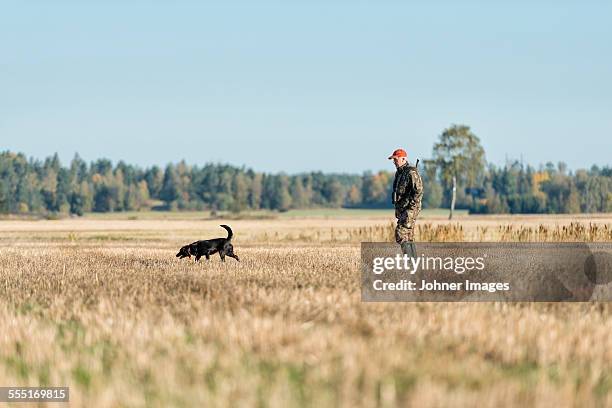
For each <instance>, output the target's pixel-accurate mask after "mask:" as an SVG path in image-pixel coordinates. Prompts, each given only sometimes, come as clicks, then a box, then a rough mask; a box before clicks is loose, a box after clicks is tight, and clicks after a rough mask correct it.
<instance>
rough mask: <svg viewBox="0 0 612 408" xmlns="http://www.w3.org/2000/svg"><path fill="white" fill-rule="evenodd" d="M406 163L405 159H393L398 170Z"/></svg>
mask: <svg viewBox="0 0 612 408" xmlns="http://www.w3.org/2000/svg"><path fill="white" fill-rule="evenodd" d="M405 163H406V158H405V157H394V158H393V164H395V168H396V169H397V168H399V167H402V166H403V165H404V164H405Z"/></svg>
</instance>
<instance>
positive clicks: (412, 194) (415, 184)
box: [397, 171, 423, 209]
mask: <svg viewBox="0 0 612 408" xmlns="http://www.w3.org/2000/svg"><path fill="white" fill-rule="evenodd" d="M398 187H399V186H398ZM398 190H400V189H399V188H398ZM398 193H401V194H398V197H399V199H398V201H397V207H399V208H401V209H408V208H411V207H412V206H414V203H415V201H414V200H415V199H418V198H421V196H422V195H423V181H422V180H421V176H419V174H418V173H417V172H416V171H409V172H408V176H407V180H405V182H404V183H402V186H401V190H400V191H398Z"/></svg>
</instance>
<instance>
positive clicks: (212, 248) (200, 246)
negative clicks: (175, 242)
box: [176, 225, 240, 262]
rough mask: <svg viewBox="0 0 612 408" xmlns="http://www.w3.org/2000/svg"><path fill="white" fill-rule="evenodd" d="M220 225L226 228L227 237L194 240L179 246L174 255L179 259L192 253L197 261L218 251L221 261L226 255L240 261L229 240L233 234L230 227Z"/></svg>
mask: <svg viewBox="0 0 612 408" xmlns="http://www.w3.org/2000/svg"><path fill="white" fill-rule="evenodd" d="M221 226H222V227H223V228H225V229H226V230H227V238H213V239H205V240H202V241H196V242H194V243H192V244H189V245H185V246H184V247H181V249H180V250H179V252H178V254H176V256H177V257H178V258H179V259H183V258H187V257H189V258H191V256H192V255H193V256H195V260H196V262H197V261H199V260H200V258H201V257H203V256H205V257H206V259H207V260H208V259H210V256H211V255H212V254H214V253H217V252H218V253H219V256H220V257H221V260H222V261H223V262H225V256H226V255H227V256H229V257H231V258H234V259H235V260H237V261H238V262H240V258H238V255H236V254H235V253H234V246H233V245H232V242H231V241H232V237H233V236H234V233H233V232H232V229H231V228H230V227H229V225H221Z"/></svg>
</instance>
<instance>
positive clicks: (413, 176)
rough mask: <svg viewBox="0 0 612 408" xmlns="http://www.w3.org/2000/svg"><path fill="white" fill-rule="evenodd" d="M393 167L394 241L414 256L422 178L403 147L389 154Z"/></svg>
mask: <svg viewBox="0 0 612 408" xmlns="http://www.w3.org/2000/svg"><path fill="white" fill-rule="evenodd" d="M389 160H393V164H395V168H396V169H397V171H396V172H395V180H394V181H393V194H392V195H391V200H392V202H393V205H394V206H395V218H397V227H395V241H396V242H397V243H398V244H400V246H401V247H402V252H403V253H404V254H406V255H408V256H410V257H416V248H415V247H414V224H415V222H416V218H417V216H418V215H419V212H421V199H422V198H423V180H421V176H420V175H419V172H418V170H417V168H416V166H411V165H410V163H408V155H407V154H406V151H405V150H403V149H397V150H396V151H394V152H393V154H392V155H391V156H389Z"/></svg>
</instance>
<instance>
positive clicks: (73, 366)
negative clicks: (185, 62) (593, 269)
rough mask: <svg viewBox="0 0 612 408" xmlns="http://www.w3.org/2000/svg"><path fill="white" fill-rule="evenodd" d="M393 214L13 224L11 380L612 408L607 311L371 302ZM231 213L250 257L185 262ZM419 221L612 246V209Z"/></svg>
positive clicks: (347, 402) (288, 398)
mask: <svg viewBox="0 0 612 408" xmlns="http://www.w3.org/2000/svg"><path fill="white" fill-rule="evenodd" d="M391 222H392V213H391V212H372V213H366V214H365V215H363V216H359V215H356V213H348V215H343V216H335V215H334V214H332V215H317V216H308V215H300V216H297V217H291V216H283V217H279V218H265V219H234V220H227V219H223V218H221V219H216V220H213V219H208V218H207V217H205V216H201V217H199V216H193V215H185V216H184V217H181V216H180V215H179V216H173V217H171V218H167V219H159V218H155V217H151V216H145V215H143V216H139V215H138V214H136V215H132V216H130V217H128V218H125V217H121V216H117V217H113V216H103V217H99V216H91V217H84V218H81V219H65V220H40V221H38V220H2V221H0V385H3V386H17V385H18V386H39V385H47V386H69V387H70V400H71V402H70V405H71V406H88V407H92V406H96V407H113V406H274V407H285V406H397V405H410V406H418V407H440V406H474V405H479V406H482V407H499V406H525V405H527V406H542V407H548V406H555V407H564V406H612V392H611V391H612V369H611V367H612V336H611V334H612V313H611V312H612V306H610V305H609V304H607V303H573V304H570V303H564V304H546V303H519V304H516V303H452V304H451V303H418V304H417V303H362V302H361V295H360V270H359V243H360V242H361V241H370V240H372V241H380V240H385V239H389V238H390V237H391V236H392V235H391V234H392V227H391ZM221 223H227V224H230V225H231V226H232V228H233V229H234V232H235V249H236V253H237V254H238V255H239V256H240V257H241V262H240V263H238V262H236V261H234V260H233V259H229V260H228V261H227V262H225V263H222V262H220V260H219V257H218V256H213V257H212V259H211V260H210V261H208V262H206V261H205V260H202V261H201V262H200V263H199V264H195V263H194V262H193V261H188V260H183V261H179V260H177V258H175V256H174V255H175V253H176V250H177V249H178V247H179V246H181V245H183V244H185V243H189V242H192V241H194V240H197V239H205V238H210V237H216V236H224V235H225V231H224V230H222V229H221V228H219V227H218V225H219V224H221ZM419 225H420V227H419V228H420V229H419V231H418V237H419V239H420V240H428V241H436V240H442V241H460V240H470V241H479V240H484V241H495V240H506V241H507V240H522V241H529V240H539V241H556V240H566V241H575V240H586V241H612V215H590V216H584V215H583V216H578V217H574V216H547V217H545V216H521V217H514V216H507V217H501V216H480V217H473V216H469V217H468V216H464V217H458V218H457V219H456V220H453V221H452V222H451V223H449V222H448V221H447V220H446V219H444V217H442V216H440V215H435V214H434V215H430V216H427V215H425V217H424V218H423V219H421V220H420V221H419ZM54 405H58V406H59V405H60V404H54ZM19 406H21V404H20V405H19Z"/></svg>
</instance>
